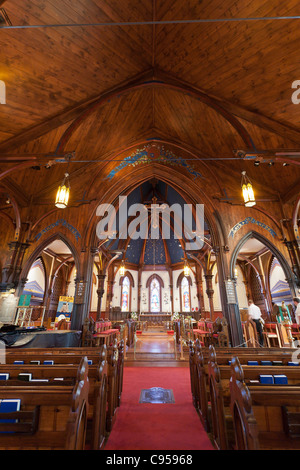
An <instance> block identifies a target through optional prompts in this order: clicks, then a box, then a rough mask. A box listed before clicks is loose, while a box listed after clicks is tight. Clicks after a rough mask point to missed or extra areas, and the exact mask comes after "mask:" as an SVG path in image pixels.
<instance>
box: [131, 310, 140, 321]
mask: <svg viewBox="0 0 300 470" xmlns="http://www.w3.org/2000/svg"><path fill="white" fill-rule="evenodd" d="M131 319H132V320H134V321H138V319H139V317H138V314H137V313H136V312H132V313H131Z"/></svg>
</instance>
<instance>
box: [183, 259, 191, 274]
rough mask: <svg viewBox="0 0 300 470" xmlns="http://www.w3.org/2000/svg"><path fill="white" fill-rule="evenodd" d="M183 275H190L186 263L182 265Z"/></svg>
mask: <svg viewBox="0 0 300 470" xmlns="http://www.w3.org/2000/svg"><path fill="white" fill-rule="evenodd" d="M183 274H184V275H185V276H189V275H190V268H189V265H188V264H187V262H186V261H185V263H184V268H183Z"/></svg>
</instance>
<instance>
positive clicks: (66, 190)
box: [55, 173, 70, 209]
mask: <svg viewBox="0 0 300 470" xmlns="http://www.w3.org/2000/svg"><path fill="white" fill-rule="evenodd" d="M68 176H69V175H68V174H67V173H66V174H65V178H64V180H63V182H62V184H61V185H60V186H59V187H58V190H57V193H56V199H55V206H56V207H58V208H59V209H65V208H66V207H67V205H68V202H69V197H70V185H69V182H68V180H67V178H68ZM66 180H67V181H66Z"/></svg>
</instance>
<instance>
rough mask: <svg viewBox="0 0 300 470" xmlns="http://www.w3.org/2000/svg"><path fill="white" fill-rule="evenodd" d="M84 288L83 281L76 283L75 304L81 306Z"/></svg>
mask: <svg viewBox="0 0 300 470" xmlns="http://www.w3.org/2000/svg"><path fill="white" fill-rule="evenodd" d="M85 287H86V283H85V282H84V281H80V282H78V284H77V289H76V294H75V303H76V304H83V301H84V294H85Z"/></svg>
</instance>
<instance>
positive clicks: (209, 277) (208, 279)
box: [204, 274, 215, 320]
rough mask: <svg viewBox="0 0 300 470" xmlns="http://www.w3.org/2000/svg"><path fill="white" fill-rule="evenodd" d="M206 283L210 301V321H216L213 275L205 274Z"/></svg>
mask: <svg viewBox="0 0 300 470" xmlns="http://www.w3.org/2000/svg"><path fill="white" fill-rule="evenodd" d="M204 277H205V281H206V294H207V297H208V301H209V311H210V319H211V320H213V319H214V312H215V310H214V298H213V297H214V289H213V283H212V280H213V274H205V275H204Z"/></svg>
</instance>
